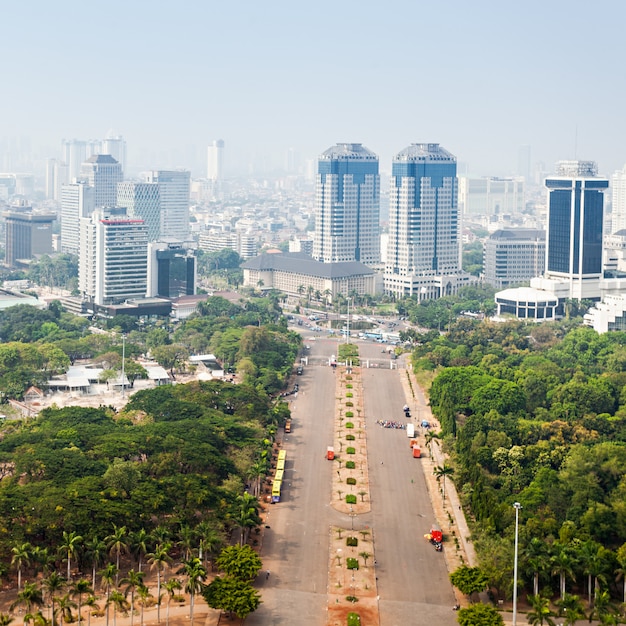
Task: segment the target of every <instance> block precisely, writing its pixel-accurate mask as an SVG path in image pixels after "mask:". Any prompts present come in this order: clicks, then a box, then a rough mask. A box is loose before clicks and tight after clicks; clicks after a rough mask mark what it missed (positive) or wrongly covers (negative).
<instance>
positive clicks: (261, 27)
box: [0, 0, 626, 176]
mask: <svg viewBox="0 0 626 626" xmlns="http://www.w3.org/2000/svg"><path fill="white" fill-rule="evenodd" d="M2 22H3V28H2V34H1V36H0V58H1V59H2V72H1V76H2V85H3V89H2V98H0V120H1V122H2V124H1V128H0V137H7V136H29V137H31V140H32V145H33V148H34V149H35V150H36V151H37V153H38V154H40V155H41V156H58V154H57V152H58V149H59V148H58V146H59V143H60V140H61V138H63V137H65V138H72V137H76V138H81V139H88V138H100V137H103V136H104V135H105V134H106V133H107V131H108V130H109V129H110V128H114V129H115V130H116V131H117V132H118V133H120V134H122V135H124V137H125V138H126V140H127V142H128V157H129V160H130V161H132V162H139V161H140V162H141V163H142V165H143V166H145V167H150V166H152V165H153V164H152V163H149V162H146V161H147V160H149V159H152V158H155V159H156V158H157V157H158V155H160V154H166V153H169V152H172V151H173V152H174V153H175V154H176V155H177V157H176V158H177V159H178V160H180V163H178V164H179V165H181V166H187V167H194V172H193V173H194V175H196V176H199V175H202V171H198V169H197V168H196V167H195V166H196V164H195V163H190V162H186V161H187V160H188V159H191V158H192V157H190V156H189V155H191V154H193V152H194V150H195V152H196V153H198V154H200V156H201V157H202V158H204V153H205V146H206V145H207V144H208V143H209V142H210V141H211V140H213V139H217V138H223V139H224V140H225V142H226V146H227V156H228V161H229V162H230V165H231V166H232V165H233V163H234V162H237V163H238V164H239V163H241V164H242V165H243V166H245V164H246V162H247V161H250V160H251V159H252V158H257V159H268V158H269V159H272V160H273V161H274V162H275V163H277V164H282V162H283V161H284V156H283V155H284V154H285V152H286V150H287V149H288V148H289V147H293V148H295V149H296V150H297V151H299V152H300V153H301V154H302V157H303V159H304V158H312V157H315V156H317V155H318V154H319V153H320V152H322V151H323V150H325V149H326V148H328V147H329V146H330V145H332V144H334V143H336V142H340V141H350V142H361V143H364V144H365V145H366V146H368V147H369V148H370V149H372V150H374V151H375V152H377V153H378V154H379V156H380V158H381V170H388V169H390V162H391V158H392V156H393V154H394V153H396V152H398V151H399V150H401V149H402V148H404V147H405V146H407V145H408V144H410V143H412V142H437V143H441V144H442V145H443V146H444V147H445V148H447V149H448V150H450V151H451V152H452V153H453V154H455V155H456V156H457V158H458V160H459V161H460V162H462V163H466V164H467V165H468V167H469V169H470V172H471V173H472V174H476V175H485V174H507V173H515V171H516V169H517V153H518V149H519V147H520V146H521V145H523V144H530V146H531V150H532V160H533V162H534V161H543V162H545V163H546V165H547V167H548V169H550V170H551V169H552V165H553V163H554V161H555V160H557V159H564V158H574V157H578V158H581V159H590V160H596V161H597V162H598V164H599V167H600V170H601V172H603V173H610V172H612V171H613V170H615V169H617V168H621V167H622V166H623V165H624V163H626V94H625V92H626V78H625V72H624V67H625V61H626V43H625V42H626V37H625V35H624V28H625V24H626V3H625V2H623V1H622V0H611V1H608V0H595V1H594V2H589V1H585V2H582V1H581V0H568V1H565V0H542V1H537V0H524V1H518V2H510V1H509V2H507V1H506V0H493V1H492V0H477V1H476V2H469V1H468V0H451V1H444V0H428V1H423V0H398V1H393V0H390V1H388V2H382V1H374V0H333V1H328V0H316V1H315V2H305V1H303V0H265V2H258V1H255V2H252V1H247V0H242V1H236V0H223V1H220V2H217V1H211V0H194V1H190V0H176V1H175V2H174V1H173V0H170V1H168V2H165V1H164V0H155V1H153V2H150V1H148V0H125V1H124V2H121V1H119V0H106V1H85V0H81V1H71V0H57V1H55V2H52V1H51V0H6V1H5V2H4V3H3V9H2ZM48 153H51V154H48ZM241 169H244V167H242V168H241Z"/></svg>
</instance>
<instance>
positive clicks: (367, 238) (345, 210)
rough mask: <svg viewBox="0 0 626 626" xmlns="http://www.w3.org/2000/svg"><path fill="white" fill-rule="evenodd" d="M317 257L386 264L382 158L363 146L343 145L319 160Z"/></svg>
mask: <svg viewBox="0 0 626 626" xmlns="http://www.w3.org/2000/svg"><path fill="white" fill-rule="evenodd" d="M313 258H315V259H316V260H318V261H322V262H323V263H336V262H340V261H360V262H361V263H365V264H366V265H377V264H378V263H380V176H379V175H378V156H377V155H376V154H374V153H373V152H372V151H371V150H368V149H367V148H366V147H364V146H363V145H362V144H360V143H339V144H337V145H335V146H333V147H332V148H329V149H328V150H326V151H325V152H323V153H322V155H321V156H320V157H319V160H318V164H317V184H316V189H315V243H314V245H313Z"/></svg>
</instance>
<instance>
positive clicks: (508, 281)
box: [484, 228, 546, 289]
mask: <svg viewBox="0 0 626 626" xmlns="http://www.w3.org/2000/svg"><path fill="white" fill-rule="evenodd" d="M545 263H546V233H545V231H544V230H537V229H534V228H503V229H502V230H497V231H496V232H495V233H493V234H492V235H491V236H490V237H488V238H487V240H486V241H485V247H484V280H485V282H486V283H487V284H488V285H491V286H493V287H496V288H498V289H502V288H504V287H510V286H512V285H520V284H521V283H524V282H527V281H529V280H530V279H531V278H534V277H535V276H540V275H541V274H543V272H544V268H545Z"/></svg>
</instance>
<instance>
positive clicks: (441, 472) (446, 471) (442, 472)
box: [433, 463, 454, 505]
mask: <svg viewBox="0 0 626 626" xmlns="http://www.w3.org/2000/svg"><path fill="white" fill-rule="evenodd" d="M433 474H434V475H435V476H436V477H437V482H439V480H440V479H442V478H443V485H442V494H443V496H442V497H443V502H444V505H445V502H446V477H447V476H452V474H454V468H453V467H451V466H450V465H448V464H447V463H444V464H443V465H437V467H435V469H434V470H433Z"/></svg>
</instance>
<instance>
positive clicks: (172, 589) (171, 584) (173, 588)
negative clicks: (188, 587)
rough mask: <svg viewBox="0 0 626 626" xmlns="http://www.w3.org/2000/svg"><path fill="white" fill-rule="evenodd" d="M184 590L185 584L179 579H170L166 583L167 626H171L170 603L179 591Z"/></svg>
mask: <svg viewBox="0 0 626 626" xmlns="http://www.w3.org/2000/svg"><path fill="white" fill-rule="evenodd" d="M182 588H183V584H182V583H181V582H180V580H178V578H170V579H169V580H168V581H167V582H166V583H165V590H166V591H167V611H166V613H165V626H170V602H171V601H172V599H173V598H174V596H175V595H176V592H177V591H180V590H181V589H182Z"/></svg>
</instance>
